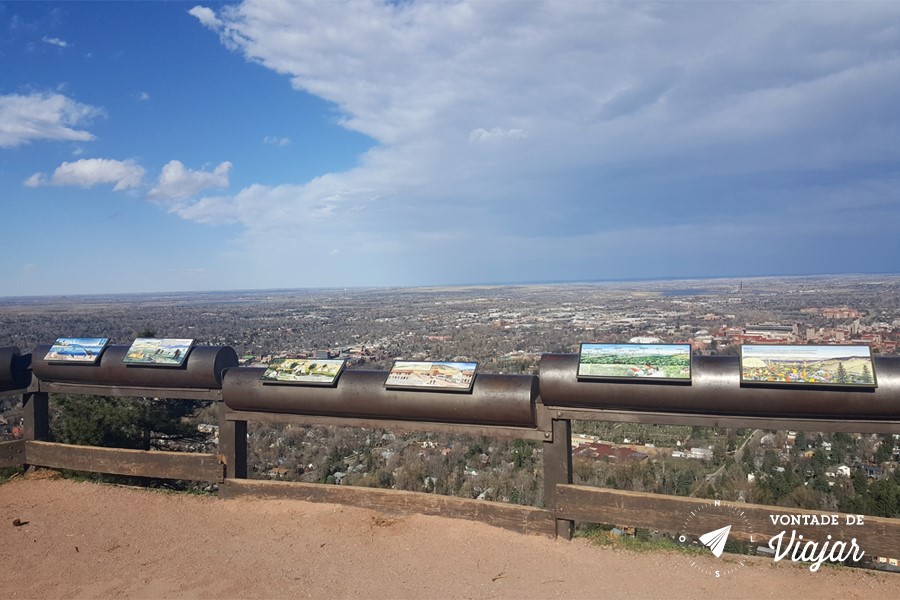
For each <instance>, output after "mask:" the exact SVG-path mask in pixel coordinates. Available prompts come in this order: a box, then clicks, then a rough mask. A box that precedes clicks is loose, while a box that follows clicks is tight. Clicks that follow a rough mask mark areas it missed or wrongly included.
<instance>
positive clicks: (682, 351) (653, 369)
mask: <svg viewBox="0 0 900 600" xmlns="http://www.w3.org/2000/svg"><path fill="white" fill-rule="evenodd" d="M577 377H578V378H579V379H618V380H621V379H653V380H658V381H690V379H691V345H690V344H581V352H580V353H579V355H578V374H577Z"/></svg>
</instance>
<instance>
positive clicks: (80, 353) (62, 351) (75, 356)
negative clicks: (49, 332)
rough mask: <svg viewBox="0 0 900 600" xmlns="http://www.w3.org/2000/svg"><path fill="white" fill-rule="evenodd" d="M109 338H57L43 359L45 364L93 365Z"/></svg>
mask: <svg viewBox="0 0 900 600" xmlns="http://www.w3.org/2000/svg"><path fill="white" fill-rule="evenodd" d="M107 344H109V338H57V340H56V342H55V343H54V344H53V345H52V346H50V351H49V352H47V355H46V356H45V357H44V360H46V361H47V362H66V363H83V364H90V365H92V364H94V363H96V362H97V359H99V358H100V354H102V353H103V350H104V349H106V345H107Z"/></svg>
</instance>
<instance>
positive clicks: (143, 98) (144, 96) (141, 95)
mask: <svg viewBox="0 0 900 600" xmlns="http://www.w3.org/2000/svg"><path fill="white" fill-rule="evenodd" d="M138 100H141V101H144V102H146V101H147V100H150V94H148V93H147V92H139V93H138Z"/></svg>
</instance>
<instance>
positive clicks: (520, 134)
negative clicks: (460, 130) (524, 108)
mask: <svg viewBox="0 0 900 600" xmlns="http://www.w3.org/2000/svg"><path fill="white" fill-rule="evenodd" d="M527 137H528V134H527V133H525V131H524V130H522V129H501V128H499V127H494V128H493V129H491V130H490V131H488V130H487V129H482V128H480V127H479V128H478V129H473V130H472V131H471V132H470V133H469V143H470V144H490V143H494V142H500V141H503V140H521V139H525V138H527Z"/></svg>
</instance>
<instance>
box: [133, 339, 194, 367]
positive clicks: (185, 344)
mask: <svg viewBox="0 0 900 600" xmlns="http://www.w3.org/2000/svg"><path fill="white" fill-rule="evenodd" d="M193 345H194V340H192V339H156V338H137V339H136V340H134V343H133V344H131V348H129V349H128V352H126V353H125V358H123V359H122V362H123V363H125V364H126V365H141V366H145V367H180V366H181V365H183V364H184V360H185V359H186V358H187V355H188V353H189V352H190V351H191V347H192V346H193Z"/></svg>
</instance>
